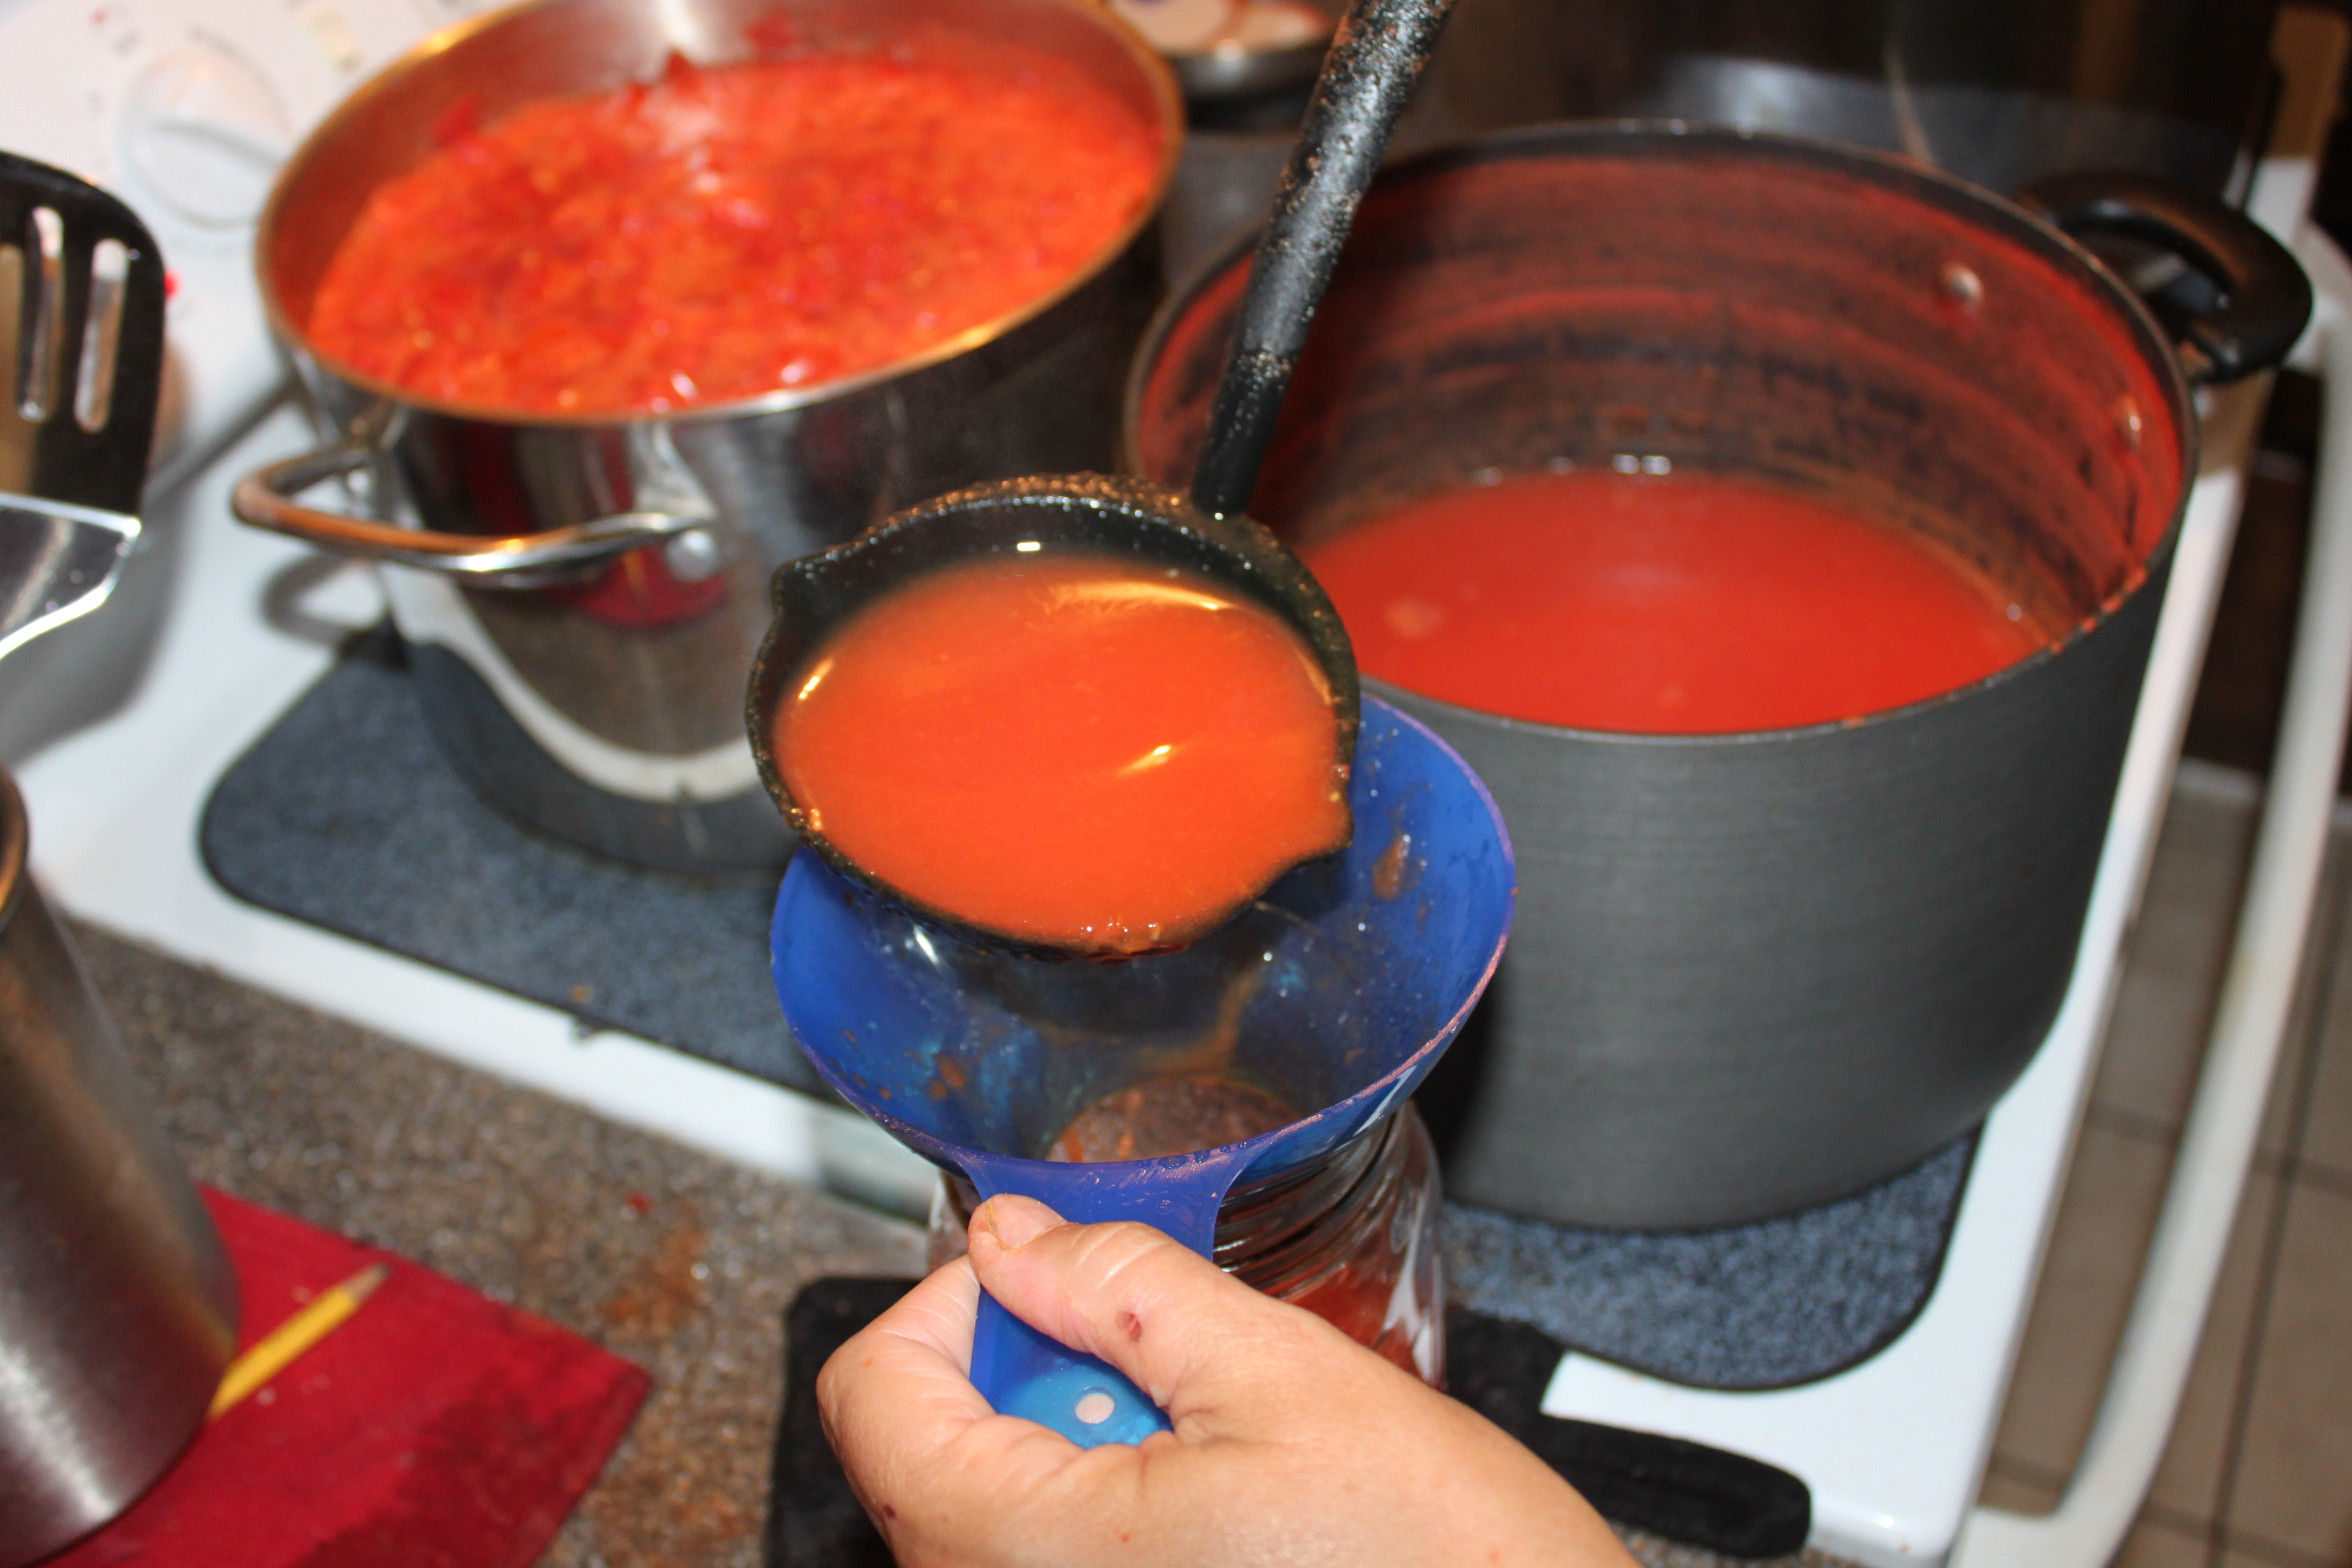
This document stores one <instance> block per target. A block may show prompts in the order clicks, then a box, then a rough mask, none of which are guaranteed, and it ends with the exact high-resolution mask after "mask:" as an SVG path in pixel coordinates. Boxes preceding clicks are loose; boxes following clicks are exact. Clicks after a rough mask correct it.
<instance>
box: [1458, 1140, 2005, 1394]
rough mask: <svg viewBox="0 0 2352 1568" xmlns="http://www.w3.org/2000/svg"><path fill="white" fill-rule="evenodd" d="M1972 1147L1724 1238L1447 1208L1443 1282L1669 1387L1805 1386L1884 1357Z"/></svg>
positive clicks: (1943, 1225)
mask: <svg viewBox="0 0 2352 1568" xmlns="http://www.w3.org/2000/svg"><path fill="white" fill-rule="evenodd" d="M1975 1152H1976V1135H1975V1134H1974V1133H1970V1134H1968V1135H1967V1136H1966V1137H1963V1138H1960V1139H1958V1140H1957V1141H1955V1142H1953V1143H1950V1144H1947V1145H1945V1147H1944V1148H1942V1149H1940V1150H1938V1151H1937V1152H1936V1153H1934V1154H1932V1155H1930V1156H1929V1157H1928V1158H1927V1159H1926V1160H1925V1161H1923V1162H1922V1163H1920V1164H1919V1165H1917V1166H1914V1167H1913V1168H1912V1169H1911V1170H1909V1171H1906V1172H1905V1173H1903V1174H1902V1175H1900V1176H1897V1177H1894V1178H1893V1179H1891V1180H1888V1181H1884V1182H1881V1183H1880V1184H1879V1185H1877V1186H1875V1187H1872V1188H1870V1189H1869V1190H1868V1191H1866V1192H1861V1193H1857V1194H1856V1195H1855V1196H1853V1197H1851V1198H1845V1199H1841V1200H1840V1201H1838V1202H1836V1203H1827V1204H1823V1205H1822V1206H1821V1207H1819V1208H1816V1209H1807V1210H1805V1211H1804V1212H1803V1213H1801V1214H1791V1215H1786V1216H1784V1217H1782V1218H1779V1219H1771V1220H1759V1221H1757V1222H1755V1223H1754V1224H1749V1225H1731V1226H1726V1227H1724V1228H1722V1229H1719V1230H1699V1231H1652V1232H1640V1231H1633V1232H1628V1231H1609V1230H1582V1229H1579V1228H1577V1227H1575V1226H1572V1225H1550V1224H1545V1223H1543V1222H1541V1221H1538V1220H1522V1219H1514V1218H1512V1217H1510V1216H1509V1215H1504V1214H1495V1213H1491V1212H1489V1211H1487V1210H1485V1209H1473V1208H1470V1207H1469V1206H1467V1205H1465V1204H1459V1203H1454V1204H1448V1205H1447V1206H1446V1219H1445V1242H1446V1246H1445V1261H1446V1283H1447V1285H1448V1287H1449V1288H1450V1290H1451V1293H1452V1295H1453V1297H1454V1299H1455V1300H1456V1301H1458V1302H1460V1303H1461V1304H1462V1305H1464V1306H1467V1307H1471V1308H1474V1309H1475V1310H1477V1311H1480V1312H1484V1313H1486V1314H1487V1315H1489V1316H1490V1317H1498V1318H1509V1319H1512V1320H1514V1321H1516V1322H1521V1323H1529V1324H1533V1325H1534V1326H1535V1327H1537V1328H1540V1329H1542V1330H1543V1331H1544V1332H1545V1333H1547V1334H1550V1335H1551V1336H1552V1337H1553V1338H1555V1339H1558V1340H1561V1341H1562V1342H1564V1343H1566V1344H1567V1345H1569V1346H1570V1347H1571V1348H1573V1349H1577V1350H1582V1351H1587V1352H1589V1353H1591V1354H1593V1355H1596V1356H1599V1357H1601V1358H1602V1359H1603V1360H1607V1361H1616V1362H1621V1363H1623V1364H1624V1365H1626V1366H1629V1367H1634V1368H1637V1369H1638V1370H1640V1371H1643V1372H1649V1373H1653V1374H1655V1375H1656V1376H1658V1377H1662V1378H1668V1379H1670V1380H1672V1381H1674V1382H1677V1383H1691V1384H1695V1385H1697V1386H1698V1387H1701V1388H1726V1389H1763V1388H1786V1387H1788V1386H1790V1385H1792V1384H1796V1383H1810V1382H1813V1381H1815V1380H1817V1379H1820V1378H1825V1377H1828V1376H1829V1375H1831V1374H1832V1373H1835V1372H1842V1371H1844V1370H1845V1369H1846V1368H1847V1367H1850V1366H1852V1365H1854V1364H1855V1363H1856V1362H1858V1361H1863V1360H1866V1359H1868V1358H1869V1357H1870V1356H1872V1355H1874V1354H1876V1353H1877V1352H1878V1351H1880V1350H1882V1349H1884V1348H1885V1347H1886V1346H1887V1345H1889V1344H1891V1343H1892V1342H1893V1341H1894V1339H1895V1337H1896V1336H1897V1335H1899V1334H1901V1333H1902V1332H1903V1330H1904V1329H1905V1328H1907V1327H1909V1326H1910V1323H1911V1320H1912V1319H1913V1318H1914V1317H1917V1316H1918V1315H1919V1309H1920V1308H1921V1307H1922V1306H1925V1305H1926V1304H1927V1297H1928V1293H1929V1292H1930V1291H1932V1290H1933V1289H1934V1288H1935V1282H1936V1275H1937V1274H1938V1273H1939V1272H1940V1271H1941V1270H1942V1268H1943V1265H1944V1246H1945V1243H1946V1242H1947V1241H1949V1240H1950V1238H1951V1233H1952V1217H1953V1214H1954V1212H1955V1211H1956V1210H1957V1209H1958V1208H1959V1204H1960V1192H1961V1189H1962V1188H1963V1187H1964V1186H1965V1185H1966V1184H1967V1181H1968V1166H1969V1161H1970V1159H1971V1158H1972V1157H1973V1156H1974V1154H1975Z"/></svg>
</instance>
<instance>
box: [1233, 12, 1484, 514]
mask: <svg viewBox="0 0 2352 1568" xmlns="http://www.w3.org/2000/svg"><path fill="white" fill-rule="evenodd" d="M1452 9H1453V0H1356V3H1355V4H1354V5H1353V6H1351V7H1350V8H1349V10H1348V14H1347V17H1346V18H1345V19H1344V20H1343V21H1342V22H1341V23H1340V24H1339V30H1338V32H1337V33H1336V34H1335V35H1334V36H1333V38H1332V41H1331V51H1330V53H1329V54H1328V55H1327V56H1326V57H1325V58H1324V62H1323V71H1322V74H1321V75H1320V76H1318V77H1317V78H1316V80H1315V92H1314V97H1313V98H1312V99H1311V100H1310V101H1309V102H1308V104H1307V112H1306V118H1305V119H1304V120H1303V121H1301V122H1300V125H1299V136H1298V143H1297V145H1296V146H1294V147H1293V148H1292V149H1291V154H1290V166H1289V167H1288V168H1287V169H1285V170H1284V171H1283V174H1282V184H1281V186H1280V188H1279V189H1277V190H1276V191H1275V193H1274V211H1273V215H1272V217H1270V218H1269V219H1268V221H1267V224H1266V234H1265V238H1263V239H1262V240H1260V241H1259V242H1258V253H1257V256H1256V259H1255V260H1254V261H1252V262H1251V264H1250V278H1249V287H1248V290H1247V292H1245V293H1244V294H1243V296H1242V301H1241V316H1240V320H1239V322H1238V324H1237V325H1236V327H1235V329H1234V334H1233V349H1232V352H1231V355H1230V357H1229V358H1227V360H1226V361H1225V376H1224V379H1223V380H1222V381H1220V382H1219V383H1218V385H1217V401H1216V405H1215V407H1214V409H1213V410H1212V411H1211V413H1210V415H1209V433H1208V441H1207V444H1206V445H1205V446H1203V447H1202V449H1201V456H1200V465H1199V467H1197V468H1196V469H1195V470H1194V471H1193V478H1192V500H1193V504H1194V505H1196V506H1198V507H1199V508H1200V509H1201V510H1202V511H1204V512H1208V513H1211V514H1213V515H1216V516H1219V517H1223V516H1227V515H1230V514H1232V513H1234V512H1239V511H1243V510H1245V509H1246V508H1247V507H1248V506H1249V498H1250V492H1251V491H1252V490H1254V489H1255V488H1256V487H1257V482H1258V467H1259V465H1260V464H1261V463H1263V462H1264V461H1265V457H1266V448H1267V446H1268V444H1269V443H1270V442H1272V440H1273V439H1274V419H1275V416H1276V415H1277V414H1279V413H1281V411H1282V394H1283V393H1284V391H1285V390H1287V389H1288V387H1289V386H1290V373H1291V371H1292V369H1293V368H1294V367H1295V366H1296V365H1297V364H1298V357H1299V350H1300V349H1301V348H1303V347H1304V346H1305V344H1306V341H1307V329H1308V327H1309V326H1311V325H1312V324H1313V322H1314V319H1315V307H1316V305H1317V304H1319V303H1320V302H1321V301H1322V298H1323V288H1324V285H1325V284H1327V283H1329V282H1330V281H1331V270H1332V268H1333V267H1334V266H1336V265H1337V264H1338V262H1339V252H1340V248H1341V247H1342V246H1343V245H1345V244H1346V243H1347V237H1348V230H1349V228H1350V227H1352V226H1353V225H1354V223H1355V221H1356V204H1357V203H1358V202H1359V201H1361V200H1362V199H1363V195H1364V190H1365V188H1366V187H1367V186H1369V185H1370V184H1371V183H1372V176H1373V174H1374V172H1375V171H1376V170H1378V168H1379V167H1380V155H1381V153H1382V152H1383V151H1385V150H1386V149H1387V147H1388V136H1389V132H1391V131H1392V130H1394V129H1396V122H1397V116H1399V115H1400V114H1402V113H1403V112H1404V108H1405V102H1406V100H1407V99H1409V98H1411V97H1412V95H1413V84H1414V83H1415V82H1417V81H1419V80H1420V77H1421V68H1422V66H1424V65H1426V64H1427V63H1428V61H1429V54H1430V51H1431V50H1432V49H1434V48H1436V47H1437V34H1438V30H1439V29H1440V28H1442V27H1443V26H1444V25H1445V19H1446V14H1447V13H1448V12H1449V11H1450V10H1452Z"/></svg>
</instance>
